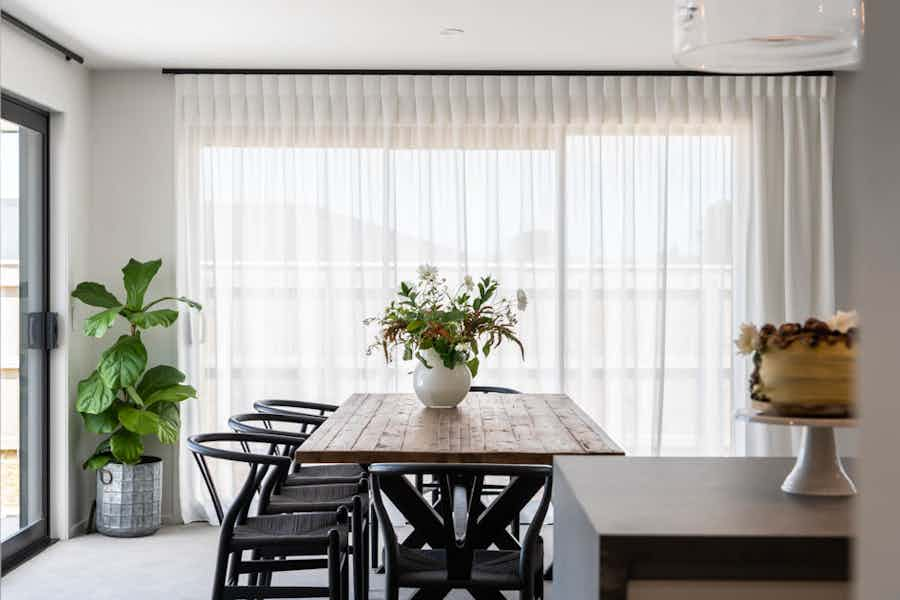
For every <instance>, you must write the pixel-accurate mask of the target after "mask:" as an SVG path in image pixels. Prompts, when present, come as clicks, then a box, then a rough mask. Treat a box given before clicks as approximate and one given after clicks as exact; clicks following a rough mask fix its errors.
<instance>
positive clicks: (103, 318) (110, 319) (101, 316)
mask: <svg viewBox="0 0 900 600" xmlns="http://www.w3.org/2000/svg"><path fill="white" fill-rule="evenodd" d="M122 308H123V307H121V306H113V307H112V308H107V309H106V310H102V311H100V312H98V313H97V314H95V315H92V316H90V317H88V318H87V320H86V321H85V322H84V335H87V336H90V337H96V338H101V337H103V336H104V335H105V334H106V331H107V330H108V329H109V328H110V327H112V324H113V323H115V322H116V317H118V316H119V313H120V312H122Z"/></svg>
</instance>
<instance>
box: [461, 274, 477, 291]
mask: <svg viewBox="0 0 900 600" xmlns="http://www.w3.org/2000/svg"><path fill="white" fill-rule="evenodd" d="M463 285H464V286H466V289H467V290H469V291H470V292H471V291H472V290H474V289H475V280H474V279H472V276H471V275H466V276H465V277H464V278H463Z"/></svg>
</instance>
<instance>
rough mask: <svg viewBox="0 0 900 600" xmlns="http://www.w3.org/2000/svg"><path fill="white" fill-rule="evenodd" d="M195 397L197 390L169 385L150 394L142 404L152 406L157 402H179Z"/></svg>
mask: <svg viewBox="0 0 900 600" xmlns="http://www.w3.org/2000/svg"><path fill="white" fill-rule="evenodd" d="M196 397H197V390H195V389H194V388H192V387H191V386H189V385H171V386H169V387H167V388H163V389H161V390H157V391H155V392H153V393H152V394H150V396H148V397H147V398H146V399H145V400H144V404H146V405H147V406H153V405H154V404H156V403H157V402H181V401H182V400H187V399H188V398H196Z"/></svg>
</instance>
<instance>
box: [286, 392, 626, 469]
mask: <svg viewBox="0 0 900 600" xmlns="http://www.w3.org/2000/svg"><path fill="white" fill-rule="evenodd" d="M560 454H571V455H618V454H624V451H623V450H622V449H621V448H620V447H619V446H618V445H617V444H616V443H615V442H614V441H613V440H612V439H611V438H610V437H609V436H608V435H607V434H606V432H605V431H603V429H601V428H600V426H599V425H597V424H596V423H595V422H594V421H593V420H591V418H590V417H589V416H587V414H585V412H584V411H583V410H581V409H580V408H579V407H578V406H577V405H576V404H575V403H574V402H573V401H572V400H571V399H570V398H569V397H568V396H565V395H562V394H481V393H474V394H469V395H468V396H467V397H466V399H465V400H463V401H462V403H461V404H460V405H459V406H457V407H456V408H450V409H446V408H444V409H437V408H426V407H425V406H423V405H422V404H421V403H420V402H419V400H418V399H417V398H416V397H415V396H414V395H413V394H354V395H352V396H350V398H348V399H347V400H346V401H345V402H344V403H343V404H342V405H341V407H340V408H339V409H338V410H337V411H336V412H335V413H334V414H332V415H331V417H329V418H328V420H327V421H325V423H324V424H322V425H321V426H320V427H319V428H318V429H317V430H316V431H315V432H314V433H313V434H312V435H311V436H310V437H309V439H308V440H306V442H304V443H303V445H302V446H301V447H300V448H299V449H298V450H297V460H298V461H299V462H353V463H362V464H372V463H379V462H434V463H446V462H459V463H502V464H548V465H549V464H552V463H553V457H554V456H555V455H560Z"/></svg>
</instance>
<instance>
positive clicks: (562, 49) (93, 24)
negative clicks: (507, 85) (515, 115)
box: [2, 0, 675, 69]
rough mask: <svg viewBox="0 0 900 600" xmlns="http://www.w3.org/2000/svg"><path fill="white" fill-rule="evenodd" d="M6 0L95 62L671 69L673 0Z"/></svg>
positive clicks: (127, 64)
mask: <svg viewBox="0 0 900 600" xmlns="http://www.w3.org/2000/svg"><path fill="white" fill-rule="evenodd" d="M2 3H3V8H4V10H6V11H8V12H10V13H11V14H12V15H14V16H16V17H18V18H20V19H22V20H23V21H25V22H26V23H28V24H30V25H31V26H33V27H35V28H36V29H38V30H41V31H42V32H44V33H46V34H47V35H49V36H50V37H52V38H54V39H56V40H58V41H59V42H61V43H62V44H64V45H66V46H69V47H70V48H71V49H72V50H74V51H76V52H78V53H80V54H82V55H83V56H84V57H85V59H86V61H87V66H89V67H91V68H99V69H104V68H159V67H163V66H166V67H217V68H227V67H232V68H335V69H336V68H384V69H415V68H420V69H421V68H432V69H441V68H444V69H465V68H481V69H672V68H675V66H674V63H673V62H672V58H671V44H672V42H671V39H672V20H671V19H672V0H452V1H444V2H437V1H436V0H78V1H75V0H2ZM445 27H458V28H462V29H464V30H465V33H464V34H463V35H461V36H456V37H445V36H441V35H440V31H441V29H443V28H445Z"/></svg>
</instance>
